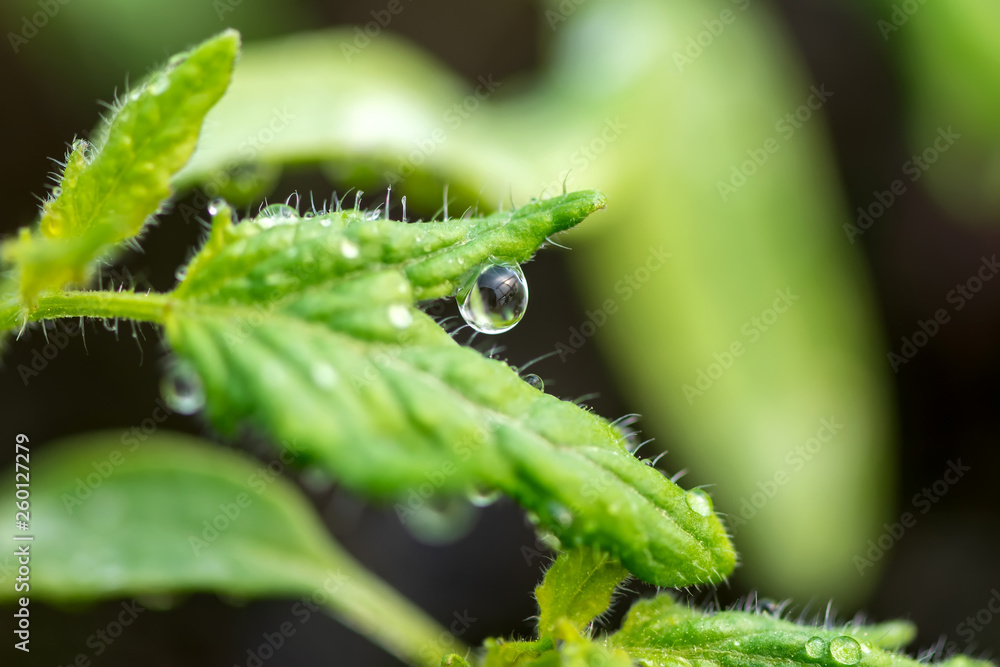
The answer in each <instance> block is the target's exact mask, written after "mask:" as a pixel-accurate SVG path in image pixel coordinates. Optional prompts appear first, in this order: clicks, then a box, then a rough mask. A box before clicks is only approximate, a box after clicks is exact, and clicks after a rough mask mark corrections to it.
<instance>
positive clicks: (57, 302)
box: [0, 291, 171, 331]
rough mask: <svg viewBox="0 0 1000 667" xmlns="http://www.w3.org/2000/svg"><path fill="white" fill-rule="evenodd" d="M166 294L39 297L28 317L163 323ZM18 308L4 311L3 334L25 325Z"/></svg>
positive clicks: (0, 323) (95, 293)
mask: <svg viewBox="0 0 1000 667" xmlns="http://www.w3.org/2000/svg"><path fill="white" fill-rule="evenodd" d="M170 306H171V299H170V298H169V297H168V295H166V294H158V293H155V292H152V293H149V294H143V293H136V292H104V291H87V292H60V293H58V294H43V295H41V296H39V297H38V304H37V307H36V308H35V309H34V310H33V311H31V313H29V314H28V321H29V322H37V321H39V320H47V319H54V318H57V317H125V318H128V319H132V320H138V321H140V322H156V323H162V322H163V319H164V316H165V315H166V313H167V311H169V310H170ZM22 317H23V316H22V311H21V309H20V306H18V305H17V304H11V305H8V306H5V307H3V308H2V309H0V331H8V330H10V329H16V328H18V327H20V326H21V324H22V323H23V319H22Z"/></svg>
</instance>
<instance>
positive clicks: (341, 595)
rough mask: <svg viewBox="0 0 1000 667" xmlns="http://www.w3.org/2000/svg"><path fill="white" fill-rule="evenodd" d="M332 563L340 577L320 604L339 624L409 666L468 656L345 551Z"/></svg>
mask: <svg viewBox="0 0 1000 667" xmlns="http://www.w3.org/2000/svg"><path fill="white" fill-rule="evenodd" d="M338 551H339V550H338ZM331 565H332V567H333V569H335V570H337V571H338V573H339V574H342V575H345V576H343V577H341V580H340V581H338V588H337V591H336V592H335V593H333V594H332V595H330V596H329V597H328V599H327V600H326V602H325V604H326V605H327V607H328V609H329V610H330V612H331V613H332V614H333V615H334V616H336V617H337V619H339V620H340V621H341V622H342V623H343V624H344V625H347V626H349V627H351V628H353V629H354V630H355V631H356V632H359V633H360V634H362V635H364V636H366V637H368V638H369V639H371V640H372V641H373V642H375V643H376V644H378V645H379V646H381V647H382V648H384V649H386V650H387V651H389V652H390V653H392V654H393V655H395V656H396V657H398V658H399V659H401V660H403V661H405V662H408V663H410V664H413V665H422V666H424V667H437V666H438V665H440V664H441V658H443V657H444V656H445V655H447V654H449V653H458V654H460V655H462V654H466V653H467V652H468V648H467V647H466V646H465V645H464V644H463V643H462V642H461V641H460V640H459V639H457V638H456V637H454V636H453V635H452V634H451V633H449V632H448V631H447V630H445V629H444V628H443V627H441V626H440V625H438V624H437V623H436V622H435V621H434V620H433V619H431V618H429V617H428V616H427V614H426V613H425V612H424V611H423V610H421V609H420V608H418V607H416V606H415V605H414V604H413V603H411V602H410V601H409V600H407V599H406V598H404V597H402V596H401V595H400V594H399V593H398V592H397V591H396V590H395V589H394V588H392V587H391V586H389V585H388V584H386V583H385V582H384V581H382V580H381V579H379V578H378V577H376V576H375V575H373V574H372V573H371V572H369V571H368V570H367V569H365V568H364V567H363V566H362V565H361V564H360V563H358V562H357V561H355V560H354V559H353V558H351V557H350V556H348V555H347V554H346V553H341V554H339V555H338V557H337V558H336V560H335V562H334V563H332V564H331Z"/></svg>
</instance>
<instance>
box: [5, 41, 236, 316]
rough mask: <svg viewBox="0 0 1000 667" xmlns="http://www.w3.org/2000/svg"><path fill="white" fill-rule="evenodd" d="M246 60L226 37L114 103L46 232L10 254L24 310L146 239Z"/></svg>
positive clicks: (175, 61)
mask: <svg viewBox="0 0 1000 667" xmlns="http://www.w3.org/2000/svg"><path fill="white" fill-rule="evenodd" d="M238 51H239V35H238V34H237V33H236V32H235V31H231V30H228V31H225V32H223V33H221V34H219V35H218V36H216V37H214V38H212V39H210V40H208V41H206V42H204V43H202V44H201V45H200V46H198V47H196V48H195V49H193V50H192V51H190V52H189V53H185V54H179V55H177V56H174V57H173V58H172V59H171V60H170V62H169V63H168V64H167V65H166V66H165V67H164V68H163V69H162V70H159V71H157V72H154V73H152V74H151V75H150V76H149V77H148V78H147V79H146V80H145V81H144V82H143V83H142V84H141V85H139V86H138V87H136V88H135V89H134V90H132V91H131V92H129V93H128V94H127V95H126V96H125V97H124V98H123V99H122V100H119V101H118V103H116V104H115V106H114V107H113V109H112V110H111V112H110V114H109V116H108V118H107V119H106V120H105V122H104V123H103V124H102V125H100V126H99V127H98V128H97V130H96V131H95V133H94V140H93V142H92V143H88V142H86V141H76V142H74V144H73V147H72V149H71V151H70V154H69V156H68V157H67V160H66V167H65V169H64V171H63V174H62V178H61V180H60V184H59V186H58V187H57V188H56V189H55V190H54V191H53V196H52V197H51V198H50V199H49V200H47V201H46V202H45V204H44V205H43V207H42V216H41V220H40V222H39V229H38V231H35V232H28V231H27V230H22V233H21V235H20V236H19V237H18V238H17V239H16V240H15V241H11V242H8V243H6V244H5V245H4V247H3V248H2V254H3V257H4V259H5V260H7V261H9V262H12V263H13V264H14V265H15V268H16V269H17V270H18V272H19V281H20V284H19V288H18V289H19V294H20V299H21V302H22V305H23V306H25V307H26V308H28V309H31V308H33V307H34V306H35V304H36V301H37V297H38V295H39V293H40V292H42V291H43V290H46V289H49V288H61V287H62V286H63V285H65V284H66V283H83V282H85V281H86V280H88V279H89V277H90V273H91V272H92V270H93V268H94V260H96V259H98V258H99V257H101V256H103V255H105V254H106V253H107V252H108V251H109V250H111V249H112V248H113V247H114V246H115V245H116V244H119V243H121V242H123V241H126V240H128V239H131V238H133V237H135V236H136V235H137V234H139V233H140V232H141V231H142V229H143V226H144V225H145V224H146V223H147V221H148V220H149V219H150V218H151V217H152V216H153V215H154V214H156V213H157V212H158V210H159V209H160V207H161V205H162V203H163V201H164V200H166V199H167V198H168V197H169V196H170V193H171V188H170V179H171V177H172V176H173V174H174V173H176V172H177V171H178V170H180V168H181V167H182V166H184V164H185V163H186V162H187V160H188V158H189V157H190V156H191V154H192V153H193V152H194V148H195V144H196V142H197V140H198V134H199V132H200V130H201V125H202V120H203V119H204V117H205V114H206V113H208V110H209V109H210V108H211V107H212V106H213V105H214V104H215V103H216V102H217V101H218V100H219V98H220V97H222V94H223V92H225V90H226V87H227V86H228V84H229V79H230V76H231V73H232V69H233V63H234V62H235V59H236V55H237V52H238Z"/></svg>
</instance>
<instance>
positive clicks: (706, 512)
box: [684, 489, 712, 516]
mask: <svg viewBox="0 0 1000 667" xmlns="http://www.w3.org/2000/svg"><path fill="white" fill-rule="evenodd" d="M684 500H685V502H687V506H688V507H689V508H690V509H691V511H692V512H694V513H695V514H700V515H702V516H711V515H712V497H711V496H709V495H708V494H707V493H705V492H704V491H702V490H701V489H691V490H690V491H688V492H687V493H686V494H684Z"/></svg>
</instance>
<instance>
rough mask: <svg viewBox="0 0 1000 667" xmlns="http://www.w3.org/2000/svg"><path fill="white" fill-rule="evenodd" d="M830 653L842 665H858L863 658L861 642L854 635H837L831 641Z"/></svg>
mask: <svg viewBox="0 0 1000 667" xmlns="http://www.w3.org/2000/svg"><path fill="white" fill-rule="evenodd" d="M830 655H831V656H833V659H834V660H836V661H837V662H838V663H839V664H841V665H856V664H858V662H860V660H861V644H859V643H858V642H857V640H856V639H854V638H853V637H847V636H841V637H837V638H836V639H834V640H833V641H831V642H830Z"/></svg>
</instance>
